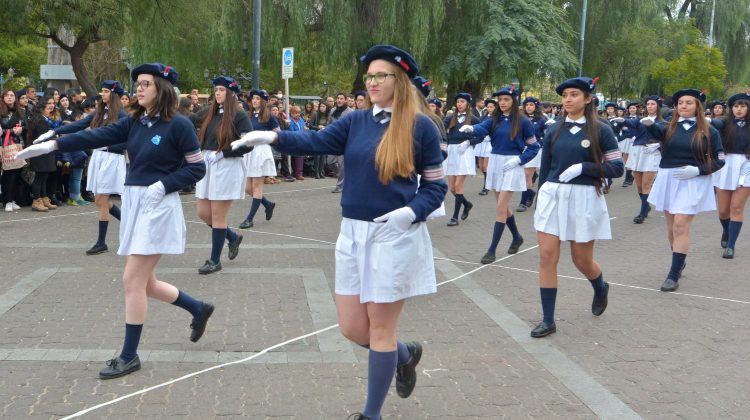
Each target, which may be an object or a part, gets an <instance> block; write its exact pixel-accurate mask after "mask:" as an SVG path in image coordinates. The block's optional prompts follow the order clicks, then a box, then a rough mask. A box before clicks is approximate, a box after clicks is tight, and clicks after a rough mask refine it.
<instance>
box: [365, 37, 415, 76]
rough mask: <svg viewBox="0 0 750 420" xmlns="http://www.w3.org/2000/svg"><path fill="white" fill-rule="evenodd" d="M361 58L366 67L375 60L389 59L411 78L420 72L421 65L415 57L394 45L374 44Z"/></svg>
mask: <svg viewBox="0 0 750 420" xmlns="http://www.w3.org/2000/svg"><path fill="white" fill-rule="evenodd" d="M359 60H360V61H361V62H362V63H364V65H365V67H367V66H369V65H370V63H371V62H372V61H373V60H385V61H389V62H391V63H393V64H395V65H396V66H398V67H399V68H401V69H402V70H403V71H405V72H406V74H407V75H408V76H409V78H410V79H411V78H413V77H415V76H416V75H417V74H419V65H417V61H416V60H414V57H412V56H411V54H409V53H408V52H406V51H404V50H402V49H401V48H398V47H395V46H393V45H373V46H372V47H370V49H369V50H367V52H366V53H365V55H363V56H362V57H361V58H360V59H359Z"/></svg>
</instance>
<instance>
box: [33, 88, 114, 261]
mask: <svg viewBox="0 0 750 420" xmlns="http://www.w3.org/2000/svg"><path fill="white" fill-rule="evenodd" d="M101 88H102V91H101V96H102V100H101V101H99V103H98V104H97V106H96V111H95V112H94V113H92V114H91V115H88V116H86V117H85V118H83V119H81V120H78V121H76V122H74V123H71V124H66V125H63V126H60V127H58V128H56V129H54V130H49V131H47V132H46V133H45V134H43V135H42V136H39V138H37V139H36V140H34V144H36V143H40V142H43V141H46V140H47V139H49V138H52V137H53V136H55V135H60V134H72V133H77V132H79V131H81V130H85V129H87V128H99V127H104V126H106V125H110V124H114V123H116V122H117V121H119V120H120V119H121V118H124V117H125V116H127V113H126V112H125V111H124V110H123V109H122V102H121V101H120V96H121V95H123V94H125V91H124V90H123V88H122V84H121V83H120V82H118V81H117V80H105V81H103V82H102V84H101ZM125 146H126V145H125V143H122V144H117V145H112V146H109V147H101V148H98V149H96V150H94V152H93V153H92V154H91V159H90V160H89V167H88V174H87V178H86V189H87V190H88V191H91V192H93V193H94V197H95V198H94V200H95V201H94V203H95V204H96V206H97V207H98V208H99V236H98V237H97V239H96V243H95V244H94V245H93V246H92V247H91V248H89V250H87V251H86V255H97V254H101V253H103V252H107V251H108V250H109V247H108V246H107V229H108V228H109V216H110V215H111V216H112V217H114V218H115V219H117V220H120V208H119V207H117V205H116V204H114V203H113V202H112V200H110V195H111V194H117V195H122V193H123V191H124V190H125V170H126V168H125Z"/></svg>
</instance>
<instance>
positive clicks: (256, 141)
mask: <svg viewBox="0 0 750 420" xmlns="http://www.w3.org/2000/svg"><path fill="white" fill-rule="evenodd" d="M277 138H278V135H277V134H276V132H275V131H251V132H249V133H247V134H245V135H244V136H242V137H241V138H240V139H239V140H235V141H233V142H232V150H235V149H238V148H240V147H242V146H247V147H252V146H262V145H264V144H271V143H273V142H274V140H276V139H277Z"/></svg>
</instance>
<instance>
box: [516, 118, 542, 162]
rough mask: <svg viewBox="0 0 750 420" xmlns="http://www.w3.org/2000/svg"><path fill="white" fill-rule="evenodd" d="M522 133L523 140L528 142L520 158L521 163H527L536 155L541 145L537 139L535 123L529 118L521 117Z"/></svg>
mask: <svg viewBox="0 0 750 420" xmlns="http://www.w3.org/2000/svg"><path fill="white" fill-rule="evenodd" d="M521 135H522V136H523V137H522V138H521V140H522V141H523V142H524V143H525V144H526V148H525V149H523V152H521V156H520V158H521V165H525V164H527V163H529V162H531V160H532V159H534V158H535V157H536V154H537V153H539V149H540V148H541V145H540V144H539V142H538V141H536V130H534V125H533V124H532V123H531V121H529V119H528V118H522V119H521Z"/></svg>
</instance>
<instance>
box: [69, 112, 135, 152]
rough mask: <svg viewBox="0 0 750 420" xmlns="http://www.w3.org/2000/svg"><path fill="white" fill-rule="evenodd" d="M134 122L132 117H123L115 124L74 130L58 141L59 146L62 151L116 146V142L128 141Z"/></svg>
mask: <svg viewBox="0 0 750 420" xmlns="http://www.w3.org/2000/svg"><path fill="white" fill-rule="evenodd" d="M132 124H133V119H132V118H123V119H121V120H120V121H117V122H116V123H114V124H110V125H105V126H103V127H99V128H95V129H92V130H81V131H78V132H73V133H72V134H68V135H67V136H65V137H63V138H61V139H59V140H58V141H57V147H58V149H60V151H63V152H66V151H73V150H85V149H98V148H100V147H105V146H114V145H116V144H120V143H125V142H127V141H128V134H129V133H130V127H131V125H132Z"/></svg>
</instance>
